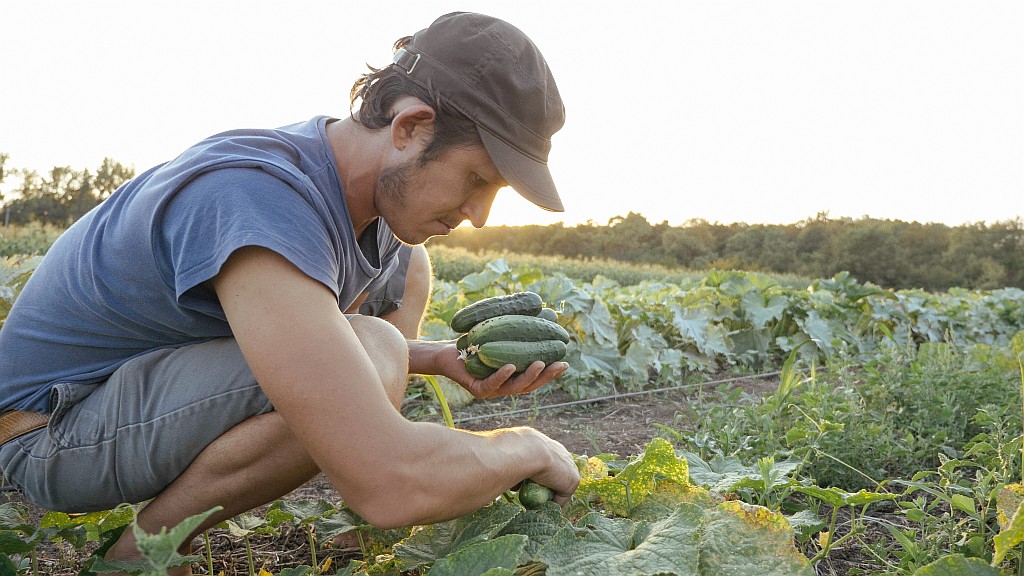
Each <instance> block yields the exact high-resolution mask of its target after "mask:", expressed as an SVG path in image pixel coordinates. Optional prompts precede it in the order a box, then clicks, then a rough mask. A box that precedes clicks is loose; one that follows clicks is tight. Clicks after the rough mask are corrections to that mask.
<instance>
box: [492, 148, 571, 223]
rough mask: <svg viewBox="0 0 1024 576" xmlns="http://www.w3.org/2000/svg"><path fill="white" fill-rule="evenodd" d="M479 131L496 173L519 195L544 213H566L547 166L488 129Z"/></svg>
mask: <svg viewBox="0 0 1024 576" xmlns="http://www.w3.org/2000/svg"><path fill="white" fill-rule="evenodd" d="M479 132H480V139H481V140H483V143H484V148H486V149H487V153H488V154H490V156H491V161H493V162H494V165H495V166H496V167H497V168H498V172H501V176H502V178H504V179H505V180H506V181H508V183H509V185H511V186H512V188H513V189H514V190H515V191H516V192H518V193H519V195H520V196H522V197H523V198H526V199H527V200H529V201H530V202H533V203H534V204H536V205H537V206H540V207H541V208H543V209H545V210H550V211H552V212H565V208H564V207H563V206H562V199H561V198H559V197H558V191H557V190H556V189H555V181H554V180H553V179H552V178H551V172H550V171H549V170H548V165H547V164H545V163H543V162H538V161H536V160H534V159H532V158H530V157H529V156H526V155H524V154H523V153H522V152H519V151H517V150H516V149H515V148H513V147H511V146H509V145H508V144H506V143H504V142H502V141H501V140H499V139H498V138H497V137H496V136H494V135H493V134H491V133H490V132H488V131H487V130H479Z"/></svg>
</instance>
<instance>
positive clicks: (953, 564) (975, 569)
mask: <svg viewBox="0 0 1024 576" xmlns="http://www.w3.org/2000/svg"><path fill="white" fill-rule="evenodd" d="M1000 574H1001V572H1000V571H999V570H997V569H995V568H993V567H991V566H989V565H988V564H986V563H985V561H984V560H979V559H978V558H967V557H965V556H963V555H962V554H951V555H949V556H943V557H942V558H939V559H938V560H936V561H934V562H932V563H931V564H928V565H926V566H922V567H920V568H918V569H917V570H915V571H914V576H1000Z"/></svg>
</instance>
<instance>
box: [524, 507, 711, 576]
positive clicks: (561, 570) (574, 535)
mask: <svg viewBox="0 0 1024 576" xmlns="http://www.w3.org/2000/svg"><path fill="white" fill-rule="evenodd" d="M703 517H704V512H703V511H702V510H701V509H700V508H699V507H697V506H695V505H692V504H683V505H681V506H680V507H679V508H678V509H677V511H676V512H675V513H674V514H672V515H671V516H669V517H668V518H665V519H664V520H661V521H659V522H656V523H653V524H647V523H646V522H641V523H637V522H634V521H632V520H629V519H625V518H605V517H603V516H601V515H600V514H596V513H593V514H588V515H587V516H585V517H583V518H582V519H581V520H580V522H579V526H580V527H579V528H574V527H571V526H567V527H565V528H563V529H562V530H561V531H559V533H558V534H557V535H555V537H553V538H552V539H551V540H550V541H549V542H548V543H547V545H545V546H544V547H543V548H542V549H541V551H540V554H539V555H538V558H537V559H538V560H540V561H541V562H543V563H545V564H547V565H548V569H547V575H548V576H563V575H564V576H570V575H571V576H575V575H577V574H603V575H616V574H621V575H622V576H642V575H652V574H676V575H679V576H684V575H685V576H689V575H696V574H699V572H698V571H697V558H698V539H699V534H698V529H699V528H700V526H701V523H702V520H703Z"/></svg>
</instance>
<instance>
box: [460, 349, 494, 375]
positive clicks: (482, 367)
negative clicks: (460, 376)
mask: <svg viewBox="0 0 1024 576" xmlns="http://www.w3.org/2000/svg"><path fill="white" fill-rule="evenodd" d="M497 371H498V369H497V368H491V367H490V366H488V365H486V364H484V363H483V362H481V361H480V356H479V355H478V354H471V355H469V356H468V357H467V358H466V372H469V373H470V374H472V375H473V376H476V377H477V378H487V377H488V376H490V375H491V374H494V373H495V372H497Z"/></svg>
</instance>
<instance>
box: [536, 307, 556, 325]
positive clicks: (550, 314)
mask: <svg viewBox="0 0 1024 576" xmlns="http://www.w3.org/2000/svg"><path fill="white" fill-rule="evenodd" d="M537 316H538V317H539V318H543V319H545V320H550V321H552V322H555V323H556V324H557V323H558V312H556V311H555V309H554V308H547V307H545V308H541V309H540V314H538V315H537Z"/></svg>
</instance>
